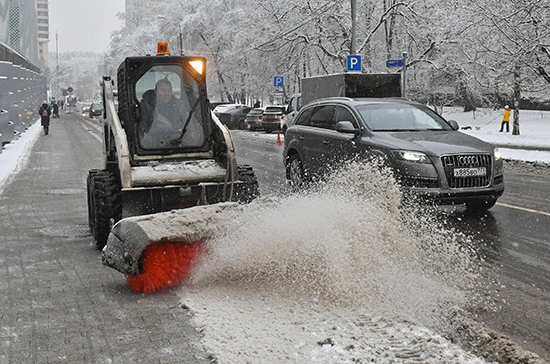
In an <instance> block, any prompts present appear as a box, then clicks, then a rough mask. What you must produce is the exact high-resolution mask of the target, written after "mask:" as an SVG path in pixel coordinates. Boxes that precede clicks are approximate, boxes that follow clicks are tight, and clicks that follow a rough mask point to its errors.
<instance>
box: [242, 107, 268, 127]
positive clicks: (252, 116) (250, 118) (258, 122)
mask: <svg viewBox="0 0 550 364" xmlns="http://www.w3.org/2000/svg"><path fill="white" fill-rule="evenodd" d="M263 117H264V109H262V108H257V109H252V110H250V111H249V112H248V114H246V118H245V119H244V123H245V124H246V128H247V129H248V130H256V129H261V128H262V127H263V125H262V118H263Z"/></svg>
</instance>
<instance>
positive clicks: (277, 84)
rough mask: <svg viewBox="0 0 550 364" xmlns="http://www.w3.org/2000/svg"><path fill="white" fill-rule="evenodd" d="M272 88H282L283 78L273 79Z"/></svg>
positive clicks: (276, 77)
mask: <svg viewBox="0 0 550 364" xmlns="http://www.w3.org/2000/svg"><path fill="white" fill-rule="evenodd" d="M273 86H275V87H283V77H282V76H275V77H273Z"/></svg>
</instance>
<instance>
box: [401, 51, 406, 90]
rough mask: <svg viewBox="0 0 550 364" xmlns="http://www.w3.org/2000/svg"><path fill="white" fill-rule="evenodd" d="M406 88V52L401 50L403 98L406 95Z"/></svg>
mask: <svg viewBox="0 0 550 364" xmlns="http://www.w3.org/2000/svg"><path fill="white" fill-rule="evenodd" d="M406 90H407V52H403V91H402V93H403V98H405V96H406Z"/></svg>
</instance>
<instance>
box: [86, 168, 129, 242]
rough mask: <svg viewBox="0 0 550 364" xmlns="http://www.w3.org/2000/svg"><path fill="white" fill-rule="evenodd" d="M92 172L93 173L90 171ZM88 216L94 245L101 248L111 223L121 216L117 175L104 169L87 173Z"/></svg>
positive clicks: (105, 240)
mask: <svg viewBox="0 0 550 364" xmlns="http://www.w3.org/2000/svg"><path fill="white" fill-rule="evenodd" d="M92 172H93V173H92ZM88 178H89V180H90V182H89V185H88V186H89V187H88V188H89V190H88V196H89V197H88V198H89V202H88V217H89V219H90V221H89V224H90V226H91V231H92V234H93V235H94V238H95V242H96V247H97V248H98V249H99V250H101V249H103V247H104V246H105V245H106V244H107V238H108V237H109V233H110V232H111V228H112V227H113V225H114V224H115V223H116V222H117V221H119V220H120V219H121V218H122V205H121V199H120V189H121V188H120V183H119V181H118V177H117V176H116V175H115V174H114V173H112V172H110V171H106V170H92V171H90V174H89V175H88Z"/></svg>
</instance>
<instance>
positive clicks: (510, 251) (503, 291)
mask: <svg viewBox="0 0 550 364" xmlns="http://www.w3.org/2000/svg"><path fill="white" fill-rule="evenodd" d="M232 135H233V138H234V142H235V144H236V149H237V155H238V158H239V161H240V162H241V163H248V164H250V165H252V166H253V167H254V169H255V171H256V173H257V175H258V179H259V181H260V186H261V190H262V193H264V194H266V193H268V194H272V193H273V194H277V193H285V191H288V187H287V186H286V185H285V183H284V168H283V163H282V149H283V146H281V145H277V144H276V143H275V135H273V136H272V137H271V138H266V136H264V135H262V133H261V132H260V133H251V132H246V131H233V133H232ZM548 175H550V170H549V171H546V172H545V173H543V174H533V173H525V172H522V171H518V169H517V168H511V167H510V168H508V170H507V171H506V173H505V183H506V191H505V193H504V195H503V197H502V198H500V199H499V202H498V203H497V205H496V206H495V207H493V208H492V209H491V210H489V211H488V212H487V213H486V214H484V215H482V216H466V215H464V211H462V210H458V211H456V212H451V213H448V212H446V213H445V214H443V216H444V218H445V219H446V222H447V223H449V224H450V225H451V226H452V227H455V228H457V229H458V231H460V232H463V233H465V234H467V235H469V236H473V237H474V239H473V242H472V244H473V245H474V248H475V249H476V250H478V252H479V255H480V256H481V257H483V258H484V260H485V263H484V267H486V268H487V269H486V270H485V271H484V279H485V281H486V282H484V283H483V284H480V286H481V287H482V289H484V290H486V292H483V294H485V295H487V292H489V293H490V294H491V297H488V301H490V302H489V303H488V304H486V305H482V306H480V307H476V308H475V309H474V310H473V311H474V312H473V314H474V315H475V317H476V319H477V320H478V321H480V322H482V323H484V324H485V325H487V326H488V327H489V328H490V329H492V330H495V331H497V332H500V333H502V334H504V335H506V336H509V337H510V338H512V340H514V341H515V342H517V343H519V344H521V345H522V347H523V348H525V349H527V350H529V351H532V352H534V353H536V354H538V355H539V356H541V357H542V358H544V359H546V360H547V361H548V360H550V209H549V206H550V201H549V200H550V185H549V184H548Z"/></svg>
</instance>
